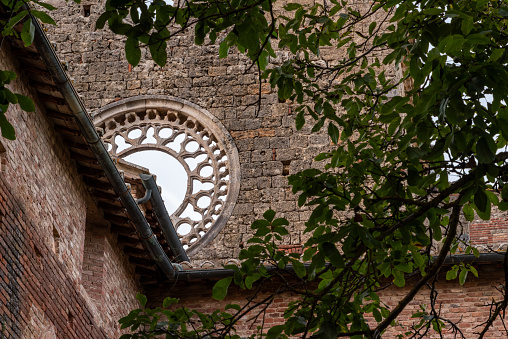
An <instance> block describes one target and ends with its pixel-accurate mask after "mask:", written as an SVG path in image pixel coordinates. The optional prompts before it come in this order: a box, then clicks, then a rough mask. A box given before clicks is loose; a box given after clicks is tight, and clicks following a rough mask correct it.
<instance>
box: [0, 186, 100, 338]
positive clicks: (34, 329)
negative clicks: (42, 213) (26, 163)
mask: <svg viewBox="0 0 508 339" xmlns="http://www.w3.org/2000/svg"><path fill="white" fill-rule="evenodd" d="M12 192H14V191H13V190H12V187H11V186H10V185H9V184H8V183H6V181H5V178H4V177H0V218H1V219H0V234H2V236H1V237H0V318H1V321H2V322H3V323H4V324H5V331H4V333H0V336H1V335H4V336H1V337H6V338H39V337H41V336H42V334H43V333H45V332H47V331H53V332H54V333H55V334H56V337H57V338H105V337H106V334H105V333H104V332H103V331H102V330H101V329H100V328H99V326H98V324H97V323H96V321H95V320H94V317H93V315H92V314H91V312H90V310H89V309H88V307H87V304H86V302H85V300H84V299H83V298H82V296H81V294H80V291H79V289H78V287H77V286H76V283H75V281H74V280H73V279H72V277H71V275H70V274H69V273H70V272H68V269H67V267H66V266H65V265H64V264H63V263H62V262H61V261H60V260H57V259H56V258H55V254H54V252H53V249H52V248H51V247H49V246H47V244H46V242H45V239H44V237H43V236H42V234H41V233H39V232H37V231H36V230H37V225H36V224H34V223H33V222H32V221H31V220H30V217H29V215H28V214H27V213H26V209H24V208H23V203H22V202H21V201H20V200H19V199H16V198H15V197H14V196H13V194H12Z"/></svg>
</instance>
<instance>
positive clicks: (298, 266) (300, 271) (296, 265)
mask: <svg viewBox="0 0 508 339" xmlns="http://www.w3.org/2000/svg"><path fill="white" fill-rule="evenodd" d="M291 262H292V264H293V270H294V271H295V273H296V275H297V276H298V277H299V278H303V277H305V275H306V274H307V271H306V270H305V266H304V265H303V263H301V262H300V261H299V260H296V259H295V260H291Z"/></svg>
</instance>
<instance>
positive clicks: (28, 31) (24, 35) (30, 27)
mask: <svg viewBox="0 0 508 339" xmlns="http://www.w3.org/2000/svg"><path fill="white" fill-rule="evenodd" d="M34 35H35V26H34V24H33V22H32V20H27V21H25V23H24V24H23V29H22V30H21V39H22V40H23V42H24V43H25V47H28V46H30V45H31V44H32V42H33V41H34Z"/></svg>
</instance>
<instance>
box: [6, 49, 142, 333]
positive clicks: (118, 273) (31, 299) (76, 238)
mask: <svg viewBox="0 0 508 339" xmlns="http://www.w3.org/2000/svg"><path fill="white" fill-rule="evenodd" d="M11 55H12V54H11V53H10V51H9V45H8V44H7V43H4V44H3V48H2V51H0V69H7V70H12V71H15V72H16V73H17V74H18V80H16V81H15V82H14V83H12V84H11V85H10V86H9V87H10V89H11V90H12V91H13V92H17V93H21V94H24V95H26V96H29V97H31V98H34V97H36V96H35V95H34V93H33V92H31V91H30V89H29V88H30V87H29V85H28V84H27V81H26V79H25V77H24V75H23V73H22V71H21V68H19V67H18V66H19V65H17V64H16V62H15V61H13V59H12V58H11ZM36 107H37V109H36V112H33V113H27V112H24V111H21V110H20V109H19V107H17V105H14V106H11V107H10V109H9V111H8V112H7V119H8V120H9V121H10V122H11V123H12V124H13V125H14V127H15V129H16V137H17V138H16V140H14V141H9V140H5V139H4V140H2V144H3V147H4V148H5V152H3V153H2V155H1V157H2V172H1V175H0V180H1V187H0V234H1V236H0V262H1V265H0V296H1V297H0V317H2V319H4V321H5V324H6V331H7V333H9V335H10V337H12V338H20V337H25V338H38V337H40V336H42V335H43V333H46V332H47V333H50V334H51V333H55V335H56V337H57V338H86V337H93V338H103V337H105V336H106V335H108V336H113V337H115V336H117V335H118V333H119V330H118V329H116V328H115V326H116V321H117V319H119V318H120V316H121V315H122V314H124V313H125V310H128V309H132V308H133V307H135V305H136V300H135V294H136V293H137V292H138V291H140V286H139V285H138V284H137V283H136V281H135V279H134V278H135V277H134V273H133V268H132V267H131V266H130V264H129V263H128V262H126V258H125V256H124V255H123V254H122V253H121V251H120V250H119V246H118V244H117V243H116V240H115V237H114V236H113V235H111V234H109V231H108V229H107V224H106V223H101V224H100V226H101V229H102V231H101V232H102V234H103V237H104V239H105V240H104V241H103V242H104V246H103V249H102V251H103V254H102V256H103V257H104V267H105V268H104V271H105V272H106V273H109V274H111V276H109V277H107V278H106V279H103V282H102V284H103V289H104V291H105V293H109V294H110V295H111V296H112V297H113V298H115V299H111V298H103V299H101V300H100V303H101V304H99V303H98V302H96V301H94V300H93V298H91V297H90V296H89V295H88V291H87V288H85V287H84V286H83V285H82V277H83V275H82V270H83V268H84V267H87V264H85V265H84V266H83V261H84V259H85V258H86V259H87V260H88V259H90V257H87V254H89V253H85V251H84V250H85V246H84V244H85V225H86V223H87V216H88V214H90V213H91V212H90V211H96V210H97V208H96V207H95V206H94V203H93V201H91V198H90V196H89V194H88V192H87V189H86V188H85V186H84V184H83V182H82V179H81V177H80V176H79V175H78V173H77V170H76V165H75V163H74V161H73V160H72V159H71V158H70V156H69V152H68V150H67V148H66V146H65V145H64V142H63V140H62V139H61V137H60V136H59V135H58V134H57V133H55V131H54V129H53V125H52V122H51V121H50V120H49V119H48V118H47V117H46V115H45V114H44V112H42V111H41V110H40V109H39V108H38V107H41V105H39V104H38V103H37V101H36ZM94 218H97V216H96V215H94ZM88 263H90V260H88ZM85 285H86V283H85ZM89 290H90V289H89ZM111 291H114V293H113V292H111ZM92 297H94V296H93V293H92ZM113 300H114V305H108V304H107V303H113ZM97 305H101V307H102V308H101V309H100V311H99V309H98V307H97ZM67 323H69V324H67ZM50 334H48V335H50ZM8 337H9V336H8Z"/></svg>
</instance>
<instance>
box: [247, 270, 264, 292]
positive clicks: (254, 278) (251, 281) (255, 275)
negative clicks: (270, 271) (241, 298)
mask: <svg viewBox="0 0 508 339" xmlns="http://www.w3.org/2000/svg"><path fill="white" fill-rule="evenodd" d="M259 278H261V274H259V273H257V272H256V273H253V274H250V275H248V276H247V277H245V287H247V288H248V289H251V288H252V284H254V282H256V281H257V280H259Z"/></svg>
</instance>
